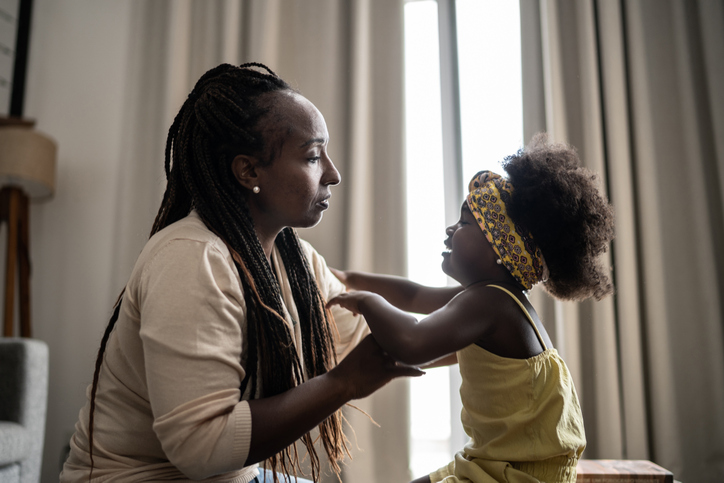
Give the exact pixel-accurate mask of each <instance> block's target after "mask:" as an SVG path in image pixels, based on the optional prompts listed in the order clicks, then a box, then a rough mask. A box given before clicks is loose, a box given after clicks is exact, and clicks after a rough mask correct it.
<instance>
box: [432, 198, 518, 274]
mask: <svg viewBox="0 0 724 483" xmlns="http://www.w3.org/2000/svg"><path fill="white" fill-rule="evenodd" d="M445 233H446V234H447V239H446V240H445V246H446V247H447V250H446V251H444V252H443V254H442V257H443V260H442V270H443V272H445V273H446V274H448V275H449V276H451V277H452V278H454V279H455V280H457V281H458V282H460V284H462V285H463V286H468V285H470V284H472V283H475V282H480V281H483V280H491V279H494V278H496V276H497V275H499V272H500V270H501V268H502V270H505V271H506V272H507V270H506V269H505V267H503V266H502V265H498V264H497V263H496V261H497V259H498V255H497V254H496V253H495V250H493V247H492V246H490V243H489V242H488V240H487V238H485V234H484V233H483V230H481V229H480V226H478V222H477V221H476V220H475V217H474V216H473V214H472V213H471V212H470V208H468V202H467V201H465V202H463V205H462V208H461V209H460V219H459V220H458V222H457V223H456V224H454V225H452V226H449V227H447V229H446V230H445ZM503 275H504V274H503Z"/></svg>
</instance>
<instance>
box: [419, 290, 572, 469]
mask: <svg viewBox="0 0 724 483" xmlns="http://www.w3.org/2000/svg"><path fill="white" fill-rule="evenodd" d="M490 286H491V287H495V288H499V289H500V290H503V291H504V292H506V293H508V294H509V295H510V296H511V297H513V299H514V300H515V301H516V302H518V305H520V307H521V308H522V309H523V311H524V312H525V314H526V316H527V317H528V320H529V321H530V323H531V324H532V325H533V328H534V329H535V331H536V334H537V336H538V339H539V340H540V343H541V345H542V346H543V349H544V351H543V352H541V353H540V354H538V355H537V356H534V357H531V358H530V359H511V358H507V357H501V356H497V355H495V354H493V353H491V352H488V351H486V350H485V349H483V348H482V347H480V346H478V345H476V344H472V345H470V346H468V347H466V348H464V349H462V350H460V351H458V353H457V356H458V362H459V364H460V374H461V375H462V381H463V382H462V384H461V386H460V397H461V399H462V403H463V410H462V413H461V418H462V423H463V427H464V428H465V432H466V433H467V434H468V436H470V441H469V442H468V444H466V445H465V448H464V449H463V450H462V451H460V452H459V453H458V454H457V455H455V460H454V461H452V462H451V463H450V464H448V465H447V466H445V467H443V468H440V469H439V470H437V471H435V472H434V473H432V474H430V480H431V481H432V483H436V482H444V483H458V482H473V483H494V482H509V483H538V482H556V483H574V482H575V481H576V464H577V462H578V458H579V457H580V456H581V453H583V449H584V448H585V446H586V437H585V434H584V430H583V417H582V415H581V408H580V405H579V403H578V396H577V394H576V389H575V388H574V387H573V381H572V379H571V375H570V374H569V372H568V368H567V367H566V364H565V362H563V359H561V357H560V356H559V355H558V352H557V351H556V350H555V349H552V348H551V349H548V348H547V347H546V345H545V342H544V341H543V338H542V337H541V335H540V332H538V329H537V328H536V326H535V323H534V322H533V319H532V318H531V316H530V314H529V313H528V311H527V310H526V309H525V306H524V305H523V304H522V303H521V302H520V301H519V300H518V299H517V298H516V297H515V296H514V295H513V294H512V293H510V292H509V291H508V290H505V289H504V288H502V287H498V286H497V285H490Z"/></svg>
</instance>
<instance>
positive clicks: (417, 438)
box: [405, 0, 523, 478]
mask: <svg viewBox="0 0 724 483" xmlns="http://www.w3.org/2000/svg"><path fill="white" fill-rule="evenodd" d="M456 10H457V16H456V19H457V32H458V39H457V45H458V62H459V79H460V86H459V87H460V102H461V106H460V119H461V124H462V132H461V134H460V135H461V139H462V174H463V186H464V187H465V188H467V182H468V181H469V180H470V178H471V177H472V176H473V175H474V174H475V173H476V172H478V171H480V170H482V169H490V170H493V171H496V172H499V173H501V174H504V173H502V169H501V168H500V161H501V160H502V159H503V158H504V157H505V156H507V155H509V154H512V153H514V152H515V151H517V150H518V149H520V148H521V147H522V144H523V143H522V133H523V127H522V124H523V123H522V94H521V92H522V91H521V85H522V81H521V65H520V64H521V56H520V13H519V5H518V2H517V1H513V0H506V1H502V0H458V1H457V2H456ZM405 105H406V113H405V115H406V118H405V119H406V120H405V122H406V133H405V135H406V163H407V164H406V172H407V175H406V176H407V178H406V183H407V187H406V188H407V237H408V246H407V262H408V263H407V265H408V277H409V278H410V279H411V280H414V281H416V282H418V283H422V284H425V285H429V286H444V285H446V284H447V283H448V278H447V276H446V275H445V274H444V273H443V272H442V270H441V268H440V264H441V262H442V256H441V252H442V250H443V248H444V245H443V241H444V239H445V226H446V224H445V201H444V199H445V198H444V194H445V193H444V186H443V162H455V160H443V149H442V115H441V113H442V109H441V92H440V49H439V37H438V5H437V2H436V1H433V0H422V1H411V0H408V3H406V5H405ZM455 195H456V196H460V202H461V203H462V200H463V193H457V194H455ZM457 371H458V369H457V366H453V367H452V368H451V369H447V368H440V369H432V370H427V371H426V372H427V374H426V375H425V376H424V377H420V378H413V379H411V380H410V451H411V454H410V470H411V473H412V476H413V478H419V477H420V476H423V475H426V474H428V473H430V472H432V471H435V470H436V469H438V468H440V467H442V466H444V465H446V464H448V463H449V462H450V461H451V460H452V458H453V456H454V453H455V452H457V451H459V450H461V449H462V447H463V445H464V443H465V439H466V438H465V435H464V434H462V429H461V427H460V422H459V420H460V413H459V408H460V396H459V393H458V390H459V375H457ZM451 374H452V376H453V377H451ZM453 386H454V387H453Z"/></svg>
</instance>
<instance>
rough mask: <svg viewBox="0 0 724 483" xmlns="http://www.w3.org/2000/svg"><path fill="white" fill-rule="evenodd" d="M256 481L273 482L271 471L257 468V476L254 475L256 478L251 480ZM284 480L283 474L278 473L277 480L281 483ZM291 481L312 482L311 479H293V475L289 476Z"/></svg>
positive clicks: (298, 482) (293, 482) (296, 482)
mask: <svg viewBox="0 0 724 483" xmlns="http://www.w3.org/2000/svg"><path fill="white" fill-rule="evenodd" d="M252 481H256V482H258V483H274V475H273V474H272V472H271V471H269V470H265V469H263V468H259V476H257V477H256V479H254V480H252ZM285 481H286V480H285V479H284V476H282V475H281V474H280V475H279V482H280V483H283V482H285ZM291 482H292V483H312V481H311V480H305V479H304V478H297V479H294V477H292V478H291Z"/></svg>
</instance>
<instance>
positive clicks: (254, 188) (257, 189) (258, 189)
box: [251, 186, 261, 193]
mask: <svg viewBox="0 0 724 483" xmlns="http://www.w3.org/2000/svg"><path fill="white" fill-rule="evenodd" d="M251 190H252V191H253V192H254V193H259V191H261V188H259V187H258V186H254V187H253V188H252V189H251Z"/></svg>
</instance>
